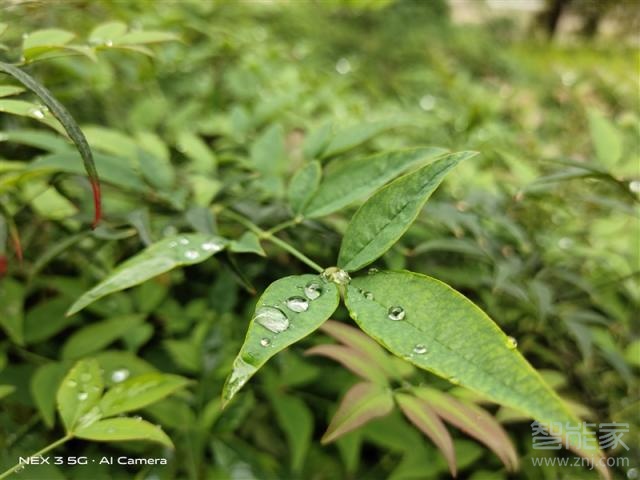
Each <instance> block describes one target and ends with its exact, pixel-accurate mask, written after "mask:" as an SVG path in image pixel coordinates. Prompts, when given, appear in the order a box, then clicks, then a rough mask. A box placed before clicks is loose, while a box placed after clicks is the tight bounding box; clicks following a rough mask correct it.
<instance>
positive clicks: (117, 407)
mask: <svg viewBox="0 0 640 480" xmlns="http://www.w3.org/2000/svg"><path fill="white" fill-rule="evenodd" d="M188 383H189V380H188V379H186V378H184V377H180V376H178V375H169V374H163V373H146V374H144V375H139V376H137V377H133V378H129V379H127V380H125V381H124V382H122V383H119V384H117V385H116V386H114V387H113V388H112V389H110V390H109V391H108V392H107V393H105V394H104V396H103V397H102V399H101V400H100V403H99V407H100V410H101V411H102V415H103V417H111V416H113V415H117V414H120V413H124V412H130V411H132V410H139V409H141V408H143V407H146V406H147V405H150V404H152V403H155V402H157V401H158V400H161V399H163V398H165V397H167V396H169V395H171V394H172V393H174V392H175V391H177V390H179V389H181V388H184V387H185V386H186V385H187V384H188Z"/></svg>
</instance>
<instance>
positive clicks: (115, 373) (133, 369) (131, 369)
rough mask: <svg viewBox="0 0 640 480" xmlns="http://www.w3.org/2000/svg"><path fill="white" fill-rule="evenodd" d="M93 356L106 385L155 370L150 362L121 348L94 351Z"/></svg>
mask: <svg viewBox="0 0 640 480" xmlns="http://www.w3.org/2000/svg"><path fill="white" fill-rule="evenodd" d="M93 358H95V359H96V360H98V363H99V364H100V366H101V367H102V368H103V369H104V378H105V382H106V384H107V385H108V386H109V385H115V384H117V383H120V382H122V381H124V380H126V379H127V378H129V377H135V376H137V375H142V374H144V373H150V372H155V371H156V369H155V368H154V367H153V366H152V365H151V364H149V363H147V362H145V361H144V360H142V359H141V358H138V357H136V356H135V355H134V354H132V353H130V352H123V351H121V350H106V351H102V352H100V353H96V354H95V355H94V356H93Z"/></svg>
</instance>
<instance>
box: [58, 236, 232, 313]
mask: <svg viewBox="0 0 640 480" xmlns="http://www.w3.org/2000/svg"><path fill="white" fill-rule="evenodd" d="M225 246H226V240H224V239H222V238H220V237H216V236H211V235H204V234H201V233H191V234H184V235H178V236H175V237H170V238H165V239H164V240H160V241H159V242H157V243H154V244H153V245H150V246H149V247H147V248H146V249H144V250H143V251H142V252H140V253H138V254H137V255H134V256H133V257H131V258H130V259H128V260H126V261H125V262H124V263H122V264H120V265H119V266H118V267H116V268H115V270H114V271H113V272H111V274H109V275H108V276H107V278H105V279H104V280H103V281H102V282H100V283H99V284H98V285H96V286H95V287H93V288H92V289H91V290H89V291H88V292H86V293H84V294H83V295H82V296H81V297H80V298H78V299H77V300H76V301H75V303H74V304H73V305H72V306H71V307H70V308H69V310H68V311H67V315H73V314H74V313H77V312H79V311H80V310H82V309H83V308H85V307H86V306H87V305H89V304H91V303H93V302H95V301H96V300H98V299H99V298H102V297H104V296H106V295H109V294H111V293H114V292H119V291H120V290H124V289H126V288H130V287H133V286H135V285H139V284H140V283H142V282H144V281H146V280H149V279H150V278H153V277H155V276H157V275H160V274H161V273H165V272H168V271H169V270H172V269H174V268H176V267H180V266H184V265H194V264H196V263H201V262H203V261H205V260H207V259H208V258H209V257H211V256H212V255H213V254H215V253H217V252H219V251H220V250H222V249H223V248H224V247H225Z"/></svg>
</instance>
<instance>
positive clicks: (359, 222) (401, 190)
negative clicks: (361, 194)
mask: <svg viewBox="0 0 640 480" xmlns="http://www.w3.org/2000/svg"><path fill="white" fill-rule="evenodd" d="M474 155H475V152H460V153H452V154H450V155H447V156H445V157H444V158H442V159H440V160H437V161H436V162H434V163H431V164H429V165H426V166H424V167H421V168H419V169H418V170H416V171H415V172H411V173H409V174H407V175H404V176H403V177H401V178H398V179H397V180H395V181H393V182H392V183H390V184H389V185H387V186H386V187H384V188H382V189H381V190H380V191H378V192H376V193H375V194H374V195H373V196H372V197H371V198H369V200H367V201H366V202H365V203H364V205H362V206H361V207H360V208H359V209H358V211H357V212H356V213H355V215H354V216H353V218H352V219H351V222H349V226H348V227H347V231H346V232H345V234H344V238H343V239H342V245H341V246H340V254H339V256H338V266H339V267H340V268H343V269H344V270H347V271H354V270H359V269H361V268H362V267H364V266H366V265H368V264H369V263H371V262H373V261H374V260H375V259H377V258H378V257H380V256H381V255H382V254H384V253H385V252H386V251H387V250H388V249H389V248H391V246H392V245H393V244H394V243H395V242H397V241H398V239H399V238H400V237H401V236H402V235H403V234H404V232H406V231H407V229H408V228H409V226H411V224H412V223H413V221H414V220H415V219H416V217H417V216H418V214H419V213H420V210H422V207H424V204H425V203H426V202H427V200H428V199H429V197H430V196H431V194H432V193H433V192H434V190H435V189H436V188H437V187H438V185H440V182H441V181H442V179H443V178H444V177H445V175H446V174H447V173H449V171H450V170H451V169H452V168H453V167H455V166H456V165H457V164H458V163H459V162H460V161H462V160H465V159H467V158H470V157H472V156H474Z"/></svg>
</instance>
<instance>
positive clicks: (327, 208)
mask: <svg viewBox="0 0 640 480" xmlns="http://www.w3.org/2000/svg"><path fill="white" fill-rule="evenodd" d="M445 153H446V150H444V149H442V148H435V147H422V148H414V149H411V150H398V151H393V152H385V153H379V154H377V155H372V156H369V157H358V158H355V159H353V160H347V161H344V162H338V163H336V164H335V166H334V164H332V165H330V167H328V168H327V171H326V172H325V173H324V174H323V175H324V179H323V181H322V183H321V184H320V186H319V187H318V190H317V191H316V192H315V194H314V195H313V196H312V197H311V200H309V203H308V204H307V206H306V207H305V208H304V209H303V212H302V213H303V214H304V216H305V217H322V216H325V215H329V214H330V213H333V212H336V211H338V210H340V209H341V208H344V207H346V206H347V205H349V204H351V203H353V202H355V201H356V200H359V199H361V198H363V197H366V196H367V195H369V194H371V193H372V192H374V191H375V190H376V189H378V188H380V187H381V186H382V185H384V184H385V183H387V182H388V181H389V180H391V179H393V178H395V177H396V176H397V175H399V174H400V173H402V172H403V171H405V170H407V169H408V168H411V167H414V166H416V165H419V164H421V163H425V162H429V161H433V160H435V159H436V158H438V157H440V156H442V155H443V154H445Z"/></svg>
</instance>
